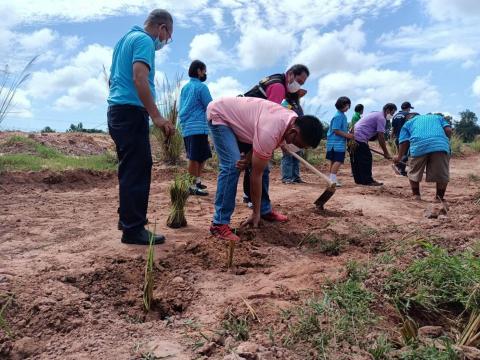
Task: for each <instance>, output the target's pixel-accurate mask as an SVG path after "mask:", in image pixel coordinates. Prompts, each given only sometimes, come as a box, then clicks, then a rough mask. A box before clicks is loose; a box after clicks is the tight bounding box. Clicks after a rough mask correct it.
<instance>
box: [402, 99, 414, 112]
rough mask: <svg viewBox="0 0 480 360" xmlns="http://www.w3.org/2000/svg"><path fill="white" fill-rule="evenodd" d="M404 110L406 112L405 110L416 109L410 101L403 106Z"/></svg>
mask: <svg viewBox="0 0 480 360" xmlns="http://www.w3.org/2000/svg"><path fill="white" fill-rule="evenodd" d="M401 108H402V110H405V109H415V108H414V107H413V106H412V104H410V103H409V102H408V101H405V102H404V103H403V104H402V106H401Z"/></svg>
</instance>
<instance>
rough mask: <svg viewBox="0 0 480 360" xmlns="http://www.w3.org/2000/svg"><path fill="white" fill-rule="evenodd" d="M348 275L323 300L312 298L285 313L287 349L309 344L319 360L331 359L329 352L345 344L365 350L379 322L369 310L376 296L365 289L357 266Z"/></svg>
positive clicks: (325, 291)
mask: <svg viewBox="0 0 480 360" xmlns="http://www.w3.org/2000/svg"><path fill="white" fill-rule="evenodd" d="M347 272H348V273H349V277H348V278H347V279H346V280H344V281H341V282H337V283H332V284H330V285H329V286H327V287H326V288H325V289H324V291H323V294H322V295H323V296H320V297H317V296H313V297H311V298H309V299H307V300H306V301H305V302H304V304H303V305H300V306H298V307H296V308H294V309H293V310H291V311H284V312H283V317H284V318H285V320H286V321H285V322H286V323H287V324H288V331H287V333H286V334H285V335H284V336H283V338H282V342H283V345H284V346H287V347H291V348H296V349H297V350H299V351H301V344H305V343H307V344H309V345H310V346H311V347H312V348H314V349H315V350H316V352H317V358H320V359H328V353H329V349H330V348H331V347H334V346H336V345H338V344H341V343H342V342H347V343H349V344H352V345H357V346H360V347H364V345H365V344H364V342H365V341H366V340H365V338H366V335H367V329H368V327H369V325H372V324H374V323H375V322H376V316H375V314H374V313H372V311H371V310H370V308H371V305H372V302H373V300H374V296H373V294H372V293H371V292H369V291H368V290H367V289H365V287H364V286H363V283H362V282H361V280H360V279H361V278H362V277H363V273H362V270H361V269H360V268H359V267H358V265H357V264H354V263H352V264H350V270H348V271H347ZM299 345H300V347H299Z"/></svg>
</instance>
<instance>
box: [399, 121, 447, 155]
mask: <svg viewBox="0 0 480 360" xmlns="http://www.w3.org/2000/svg"><path fill="white" fill-rule="evenodd" d="M450 126H451V125H450V124H449V123H448V122H447V120H445V119H444V118H443V116H441V115H432V114H429V115H417V116H415V117H414V118H412V119H411V120H409V121H407V122H406V123H405V124H404V125H403V127H402V130H401V131H400V138H399V142H400V144H401V143H403V142H405V141H409V142H410V155H412V156H413V157H419V156H423V155H426V154H429V153H432V152H438V151H443V152H446V153H447V154H450V142H449V140H448V137H447V135H446V134H445V130H444V128H446V127H450Z"/></svg>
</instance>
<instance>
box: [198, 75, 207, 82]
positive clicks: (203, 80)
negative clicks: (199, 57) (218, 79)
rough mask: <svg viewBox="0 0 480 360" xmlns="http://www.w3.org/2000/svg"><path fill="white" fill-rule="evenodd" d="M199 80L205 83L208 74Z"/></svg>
mask: <svg viewBox="0 0 480 360" xmlns="http://www.w3.org/2000/svg"><path fill="white" fill-rule="evenodd" d="M198 80H200V81H201V82H205V81H206V80H207V74H204V75H203V76H200V77H199V78H198Z"/></svg>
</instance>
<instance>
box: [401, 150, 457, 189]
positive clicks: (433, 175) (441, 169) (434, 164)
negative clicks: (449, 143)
mask: <svg viewBox="0 0 480 360" xmlns="http://www.w3.org/2000/svg"><path fill="white" fill-rule="evenodd" d="M449 162H450V155H448V154H447V153H446V152H443V151H439V152H433V153H429V154H426V155H423V156H419V157H411V158H410V159H409V160H408V165H409V167H410V169H409V170H408V178H409V179H410V180H412V181H415V182H420V181H422V177H423V172H424V170H425V167H426V168H427V176H426V181H427V182H436V183H441V184H446V183H448V181H449Z"/></svg>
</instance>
